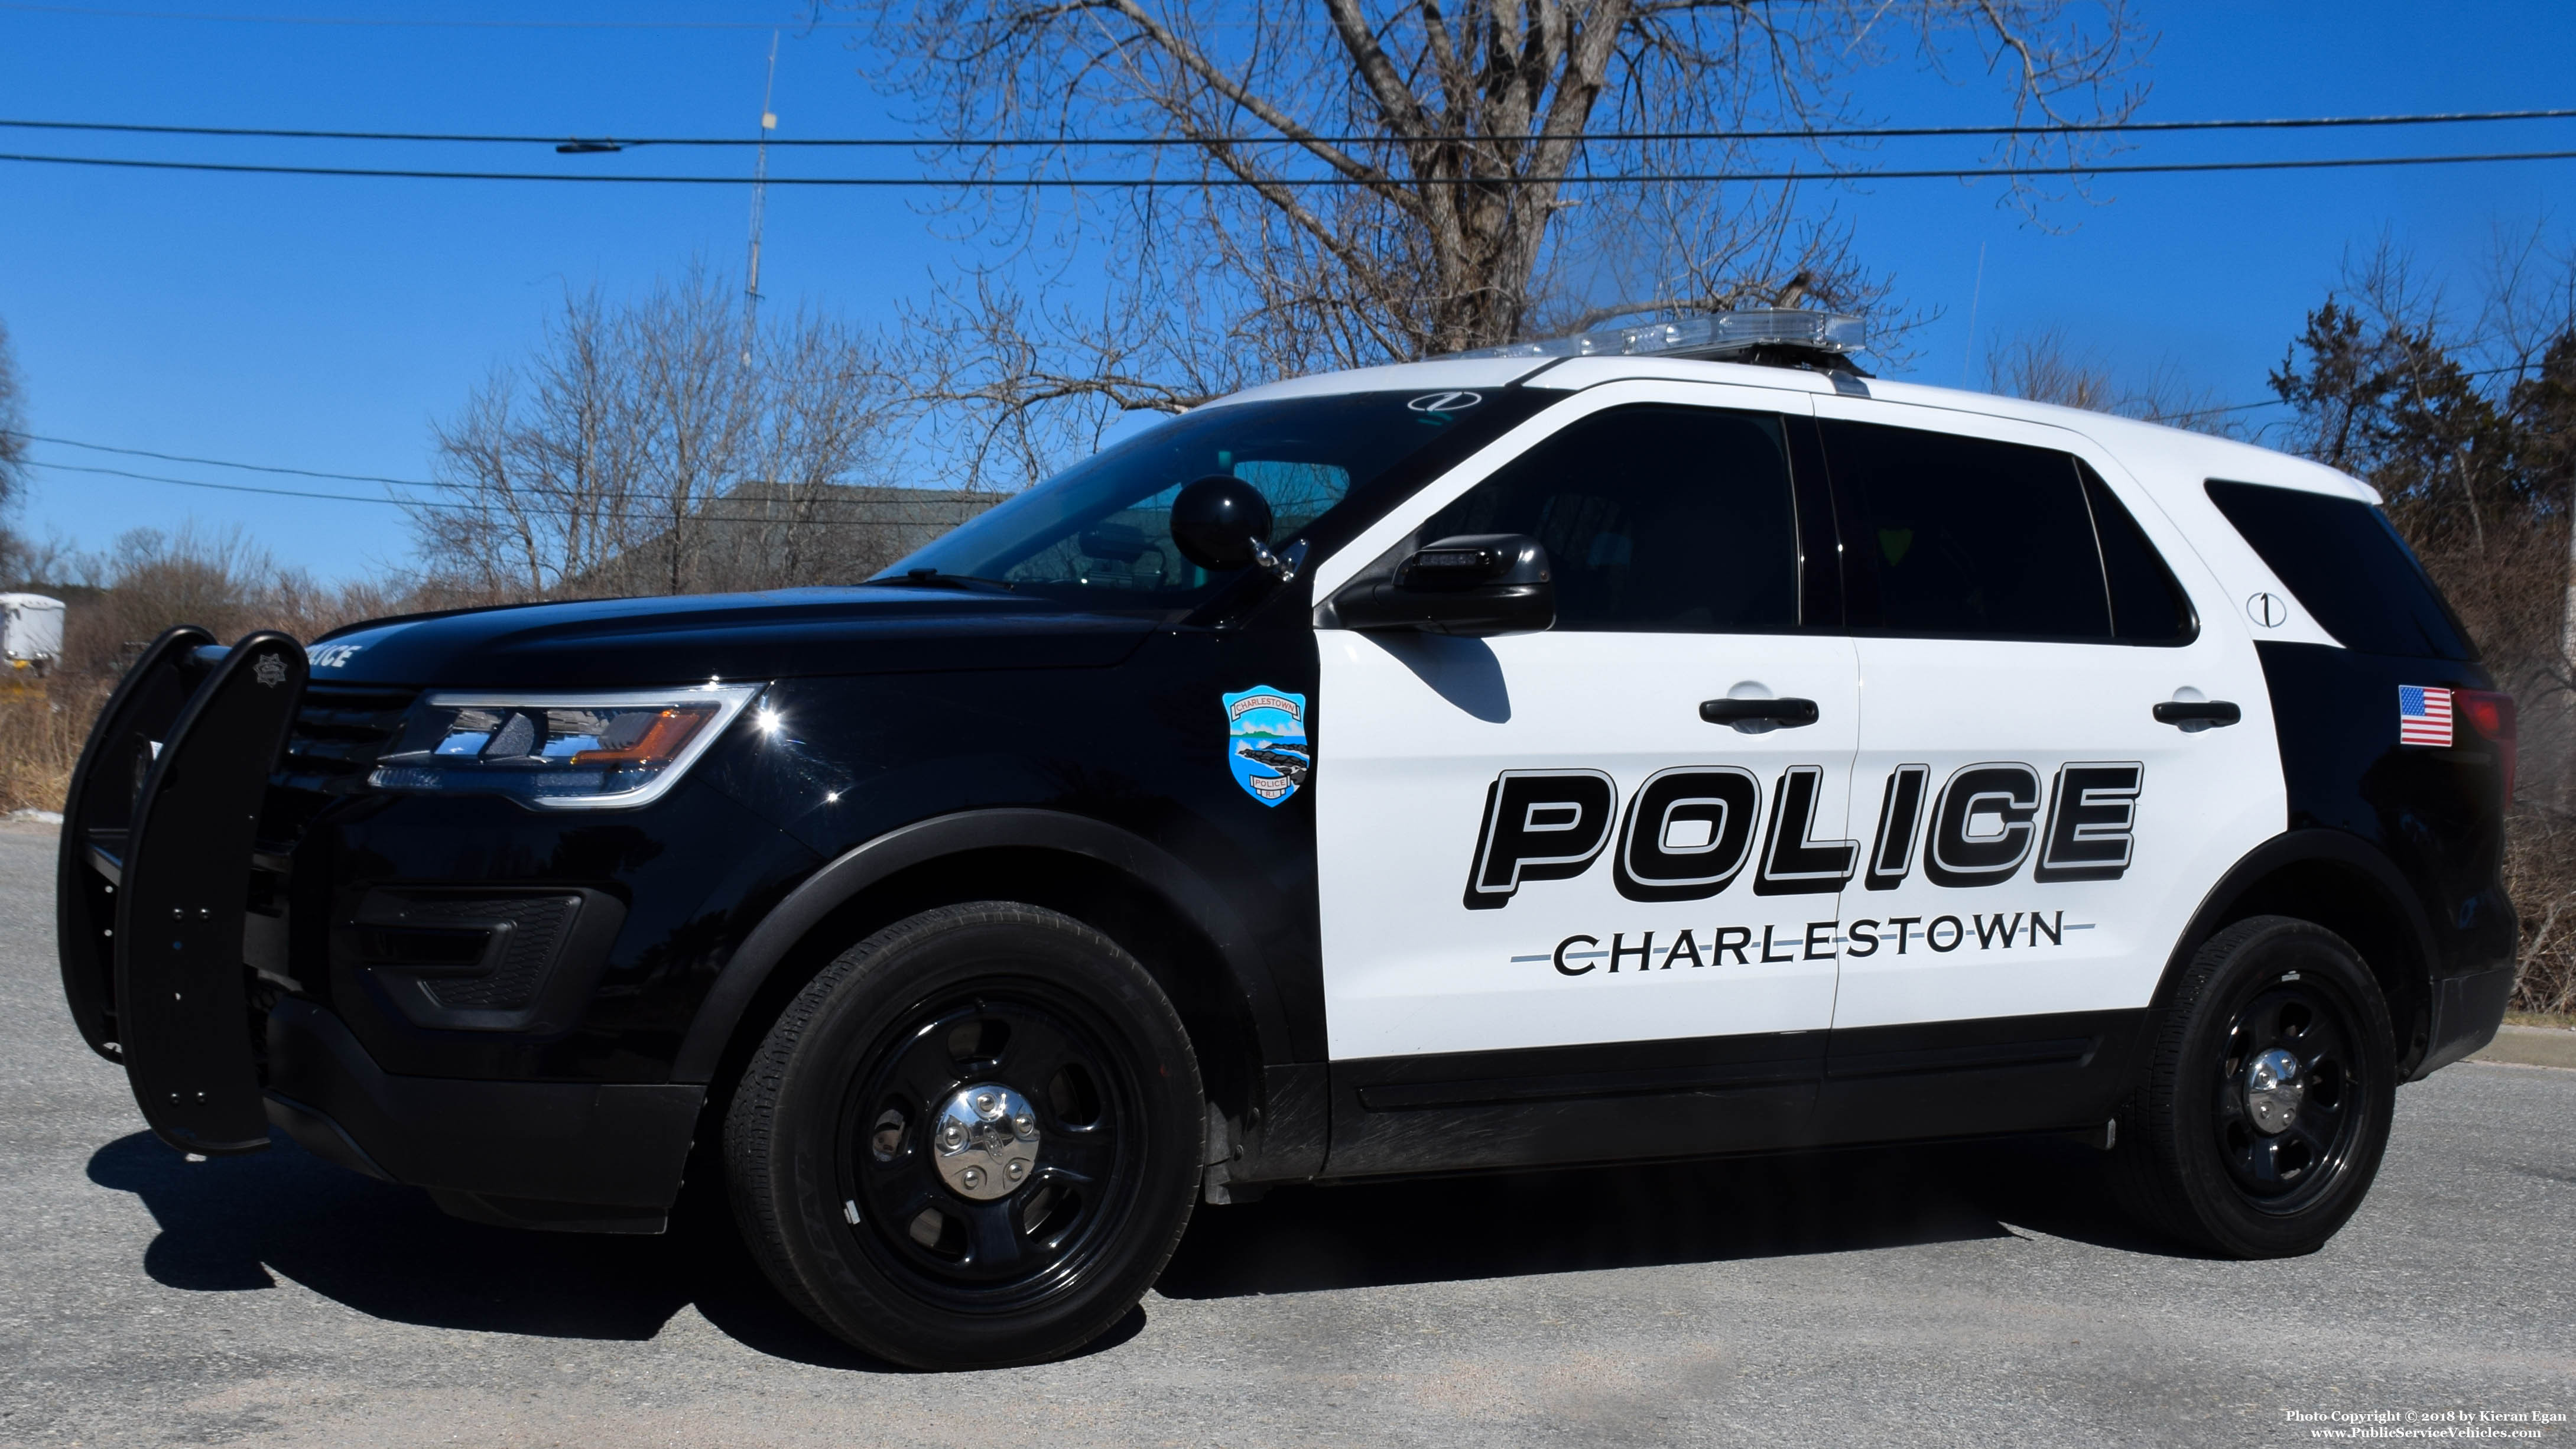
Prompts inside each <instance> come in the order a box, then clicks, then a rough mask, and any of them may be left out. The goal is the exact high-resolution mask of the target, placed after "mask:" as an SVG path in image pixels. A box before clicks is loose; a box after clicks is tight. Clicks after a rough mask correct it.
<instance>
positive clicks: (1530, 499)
mask: <svg viewBox="0 0 2576 1449" xmlns="http://www.w3.org/2000/svg"><path fill="white" fill-rule="evenodd" d="M1462 533H1523V534H1528V535H1530V536H1532V537H1534V538H1536V539H1537V540H1538V541H1539V542H1540V543H1541V544H1543V545H1545V546H1546V548H1547V556H1548V562H1549V565H1550V567H1551V569H1552V571H1553V573H1554V575H1555V580H1556V626H1557V627H1558V628H1560V629H1627V630H1708V629H1786V628H1793V627H1795V626H1796V624H1797V622H1798V526H1797V521H1796V505H1795V501H1794V499H1793V498H1792V496H1791V493H1790V486H1789V460H1788V450H1787V448H1786V446H1785V441H1784V439H1783V437H1782V435H1781V426H1780V419H1779V418H1777V417H1775V416H1772V415H1771V414H1768V413H1740V412H1723V411H1720V410H1717V409H1714V408H1684V407H1637V408H1620V409H1616V410H1614V411H1610V412H1604V413H1596V414H1594V415H1593V416H1591V417H1589V418H1585V419H1583V420H1582V421H1580V422H1575V423H1571V424H1568V425H1567V426H1566V427H1565V428H1564V429H1563V430H1562V431H1560V432H1558V433H1556V434H1554V435H1553V436H1551V437H1549V438H1547V439H1546V440H1544V441H1542V442H1541V443H1539V444H1538V445H1537V446H1536V447H1533V448H1532V449H1530V450H1529V451H1528V452H1527V453H1524V454H1522V455H1521V456H1520V457H1519V458H1517V459H1515V460H1513V461H1512V462H1511V463H1510V464H1509V465H1507V466H1506V467H1504V468H1503V469H1502V471H1500V472H1498V473H1496V474H1495V475H1494V476H1493V477H1491V478H1488V479H1486V480H1485V481H1484V482H1482V483H1479V484H1477V485H1476V486H1475V488H1474V489H1472V490H1471V491H1469V492H1468V493H1467V495H1466V496H1465V497H1462V498H1460V499H1459V500H1458V501H1457V502H1455V503H1452V504H1450V505H1449V506H1448V507H1447V508H1444V509H1442V510H1441V511H1440V512H1439V513H1438V514H1436V515H1434V516H1433V517H1432V519H1431V521H1430V522H1429V523H1427V524H1425V525H1424V526H1423V531H1422V540H1423V542H1425V543H1430V542H1433V541H1436V540H1438V539H1442V538H1447V537H1450V536H1452V535H1455V534H1462Z"/></svg>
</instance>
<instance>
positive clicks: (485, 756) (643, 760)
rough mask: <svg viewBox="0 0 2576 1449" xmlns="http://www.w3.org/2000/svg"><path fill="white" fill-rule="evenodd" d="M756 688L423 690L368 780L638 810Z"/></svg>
mask: <svg viewBox="0 0 2576 1449" xmlns="http://www.w3.org/2000/svg"><path fill="white" fill-rule="evenodd" d="M758 693H760V686H759V685H756V684H707V685H701V686H698V687H695V688H678V689H644V690H616V691H608V692H595V693H587V694H513V695H501V694H471V693H465V692H461V691H452V692H443V693H436V694H431V695H429V696H428V697H426V698H424V699H423V700H421V702H420V703H419V705H418V706H416V707H415V708H414V709H413V710H412V714H411V718H410V719H408V720H406V721H405V722H404V724H403V733H402V738H401V739H399V740H397V741H396V742H395V744H394V748H393V750H392V752H391V753H389V754H386V755H384V756H382V757H380V758H379V759H378V760H377V762H376V770H375V773H374V774H373V775H370V776H369V777H368V783H369V784H372V785H374V786H375V787H376V788H377V789H380V790H446V791H460V792H462V791H470V792H473V793H475V794H484V795H507V796H509V797H510V798H511V799H514V800H517V801H519V802H520V803H522V804H525V805H533V806H536V807H538V808H540V809H546V810H596V809H604V808H607V807H611V806H619V805H642V804H645V803H647V802H648V801H651V800H654V799H657V798H659V797H660V796H661V794H662V792H664V791H665V790H668V789H670V788H671V787H672V786H673V785H675V784H677V783H679V779H680V777H681V776H682V775H684V774H686V773H688V769H689V766H690V765H692V764H694V763H696V761H697V758H698V756H700V755H702V754H705V753H706V752H707V747H708V746H710V745H712V744H714V743H715V742H716V737H717V736H719V735H721V734H723V733H724V729H725V726H726V725H728V724H731V723H732V722H733V717H734V716H735V715H738V714H740V713H742V708H743V706H744V705H746V704H749V703H750V702H751V700H752V696H754V695H756V694H758Z"/></svg>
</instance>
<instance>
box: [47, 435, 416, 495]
mask: <svg viewBox="0 0 2576 1449" xmlns="http://www.w3.org/2000/svg"><path fill="white" fill-rule="evenodd" d="M0 432H8V433H9V434H10V436H12V437H18V438H24V439H26V440H27V441H28V442H31V443H51V444H53V445H54V446H56V447H59V448H82V449H86V450H88V451H90V452H93V453H122V454H124V455H125V456H126V457H129V458H157V459H159V460H161V461H162V462H164V463H203V464H205V465H206V466H207V467H210V468H239V469H242V470H244V471H245V472H251V473H292V474H294V475H295V476H296V477H298V478H336V479H339V480H341V481H343V482H348V483H393V484H398V485H400V486H402V487H405V488H444V487H446V486H447V485H446V484H443V483H431V482H427V481H425V480H423V479H419V478H385V477H381V476H379V475H377V474H374V473H328V472H323V471H321V470H319V469H314V468H288V467H283V466H280V465H278V464H274V463H235V462H231V461H228V460H226V459H223V458H198V457H193V456H191V455H189V454H186V453H155V452H153V451H152V450H150V449H148V448H118V447H113V446H110V445H109V444H106V443H84V442H82V441H81V440H79V439H78V438H57V437H52V436H49V435H47V434H44V433H22V432H16V431H13V430H10V429H0ZM56 466H58V467H59V466H62V465H59V464H57V465H56ZM313 496H315V497H317V498H318V497H323V496H325V495H322V494H315V495H313Z"/></svg>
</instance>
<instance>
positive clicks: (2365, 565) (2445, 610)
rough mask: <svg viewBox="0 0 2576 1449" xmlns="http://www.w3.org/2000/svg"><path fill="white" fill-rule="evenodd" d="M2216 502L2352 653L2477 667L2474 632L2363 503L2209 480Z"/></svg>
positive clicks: (2303, 603) (2378, 515)
mask: <svg viewBox="0 0 2576 1449" xmlns="http://www.w3.org/2000/svg"><path fill="white" fill-rule="evenodd" d="M2208 487H2209V497H2210V501H2211V502H2213V503H2216V504H2217V505H2218V511H2219V512H2221V513H2224V514H2226V515H2227V521H2228V522H2229V523H2232V524H2234V525H2236V531H2237V532H2238V533H2240V534H2243V535H2244V536H2245V541H2246V542H2247V543H2249V544H2252V545H2253V546H2254V551H2255V552H2256V553H2258V554H2261V555H2262V556H2263V562H2264V563H2266V564H2269V565H2270V566H2271V569H2272V572H2273V573H2275V574H2277V575H2279V576H2280V579H2281V582H2282V583H2284V584H2287V585H2288V586H2289V589H2290V592H2291V593H2293V594H2295V595H2297V596H2298V600H2299V603H2300V606H2301V607H2303V608H2305V609H2306V610H2307V611H2308V612H2309V613H2310V614H2311V615H2313V616H2315V618H2316V621H2317V622H2318V623H2320V624H2322V625H2324V626H2325V628H2326V632H2327V633H2329V634H2332V635H2334V636H2335V638H2337V639H2339V640H2341V641H2343V645H2344V647H2345V648H2347V649H2357V650H2359V651H2361V652H2362V653H2364V654H2395V655H2402V656H2405V657H2409V658H2416V659H2464V660H2465V659H2475V658H2476V657H2477V650H2476V648H2475V647H2474V646H2472V645H2471V644H2470V643H2469V636H2468V631H2467V630H2465V629H2463V628H2461V627H2460V621H2459V620H2458V618H2456V617H2455V616H2454V615H2453V614H2452V613H2451V608H2450V605H2448V604H2446V603H2444V602H2443V601H2442V595H2441V592H2440V591H2439V590H2437V589H2435V588H2434V587H2433V580H2432V579H2431V578H2430V577H2429V576H2427V575H2426V574H2425V572H2424V566H2423V565H2422V564H2421V563H2418V562H2417V561H2416V558H2415V551H2414V550H2413V549H2410V548H2408V547H2407V546H2406V541H2405V540H2404V539H2402V538H2399V537H2398V536H2397V530H2396V529H2394V528H2392V527H2390V526H2389V523H2388V517H2387V515H2385V514H2383V513H2381V512H2380V511H2379V510H2378V509H2376V508H2373V507H2371V506H2370V505H2369V504H2367V503H2364V502H2362V501H2361V500H2360V499H2358V498H2337V497H2335V496H2334V495H2332V494H2328V493H2308V492H2303V491H2301V490H2299V489H2296V488H2272V487H2267V486H2265V485H2263V484H2260V483H2230V482H2227V481H2225V480H2224V479H2218V478H2212V479H2210V480H2209V484H2208Z"/></svg>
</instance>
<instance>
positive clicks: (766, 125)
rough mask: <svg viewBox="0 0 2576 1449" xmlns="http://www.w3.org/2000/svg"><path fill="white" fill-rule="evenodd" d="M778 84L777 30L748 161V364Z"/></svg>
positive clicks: (755, 326) (756, 321)
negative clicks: (757, 134)
mask: <svg viewBox="0 0 2576 1449" xmlns="http://www.w3.org/2000/svg"><path fill="white" fill-rule="evenodd" d="M777 88H778V32H777V31H775V30H773V31H771V32H769V79H767V80H766V81H763V82H762V83H761V87H760V147H759V149H758V150H756V151H754V152H753V153H752V157H753V159H752V163H751V263H750V265H749V266H747V267H745V268H744V269H743V287H742V295H743V303H742V363H743V366H745V367H749V366H750V365H751V345H752V340H753V339H754V338H755V337H757V336H758V335H759V327H760V214H761V210H762V207H763V203H764V202H766V201H767V199H768V197H769V133H770V132H772V131H775V130H777V129H778V113H777V112H775V111H773V110H771V109H770V108H769V101H770V97H771V96H772V95H773V94H774V93H775V92H776V90H777Z"/></svg>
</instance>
